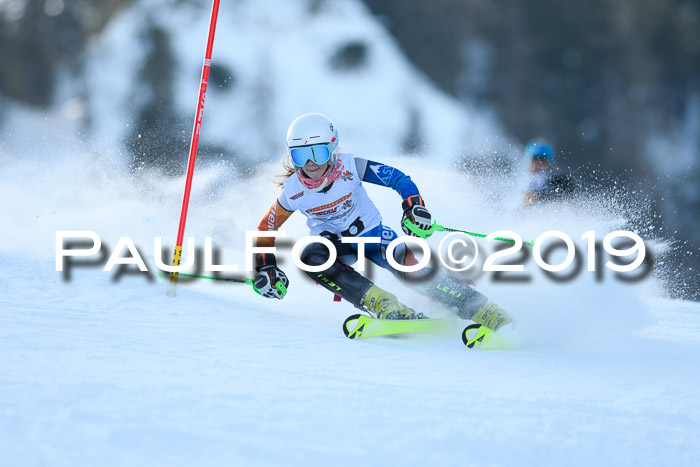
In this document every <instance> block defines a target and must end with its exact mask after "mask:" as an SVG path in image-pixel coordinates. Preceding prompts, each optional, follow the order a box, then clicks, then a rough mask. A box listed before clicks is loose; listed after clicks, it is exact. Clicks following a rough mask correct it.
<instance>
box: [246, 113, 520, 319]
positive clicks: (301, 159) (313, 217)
mask: <svg viewBox="0 0 700 467" xmlns="http://www.w3.org/2000/svg"><path fill="white" fill-rule="evenodd" d="M287 147H288V156H289V157H288V159H287V161H286V162H285V163H284V166H285V168H286V169H287V173H286V178H285V179H284V180H283V182H282V186H283V188H282V193H281V194H280V195H279V197H278V198H277V200H276V201H275V203H274V204H273V205H272V207H271V208H270V210H269V211H268V213H267V214H266V215H265V216H264V217H263V219H262V221H260V225H259V226H258V230H277V229H279V227H280V226H281V225H282V224H283V223H284V222H285V221H286V220H287V219H288V218H289V216H291V215H292V214H293V213H294V211H300V212H301V213H302V214H304V215H305V216H306V217H307V225H308V227H309V229H310V231H311V232H310V233H311V235H313V236H321V237H325V238H327V239H328V240H330V241H331V242H332V243H333V244H334V245H335V247H336V251H337V260H336V261H335V262H334V263H333V264H332V266H330V267H329V268H328V269H326V270H324V271H322V272H306V274H307V275H308V276H309V277H311V278H312V279H314V280H315V281H316V282H317V283H319V284H321V285H322V286H323V287H325V288H326V289H328V290H330V291H332V292H334V293H336V294H338V295H340V296H341V297H342V298H343V299H345V300H347V301H349V302H350V303H352V304H353V305H354V306H355V307H357V308H359V309H361V310H364V311H368V312H370V313H373V314H374V315H376V316H377V318H381V319H416V318H423V317H424V316H423V315H422V314H421V313H418V314H417V313H416V312H415V311H414V310H412V309H411V308H409V307H407V306H406V305H404V304H403V303H401V302H399V300H398V299H397V298H396V296H394V295H393V294H391V293H389V292H387V291H386V290H384V289H382V288H380V287H379V286H377V285H376V284H374V283H373V282H372V281H370V280H369V279H367V278H366V277H364V276H362V275H361V274H360V273H359V272H357V271H355V270H354V269H353V268H352V267H351V266H352V264H354V263H355V262H356V261H357V244H355V243H341V238H342V237H379V238H380V239H381V243H367V244H365V257H366V258H368V259H369V260H370V261H372V262H374V263H375V264H377V265H379V266H381V267H383V268H385V269H388V270H389V271H391V272H392V273H393V274H394V275H396V276H397V277H398V278H399V279H402V280H404V279H406V278H407V274H406V273H403V272H400V271H398V270H396V269H394V268H392V267H391V266H390V265H389V263H388V262H387V259H386V247H387V245H388V244H389V243H390V242H391V241H392V240H394V239H395V238H396V237H397V235H396V232H394V230H392V229H391V228H389V227H387V226H386V225H383V224H382V217H381V215H380V214H379V211H378V210H377V208H376V206H375V205H374V203H373V202H372V201H371V200H370V198H369V197H368V196H367V192H366V191H365V189H364V187H363V186H362V182H368V183H374V184H375V185H380V186H386V187H389V188H392V189H394V190H395V191H397V192H398V193H399V195H401V198H402V199H403V204H402V207H403V218H402V220H401V226H402V229H403V230H404V232H405V233H406V234H407V235H414V236H415V234H414V233H413V232H411V231H410V230H408V229H407V228H406V227H405V226H404V221H405V220H406V219H410V220H411V221H412V222H413V223H414V224H415V225H416V226H417V227H418V228H419V229H421V230H426V229H429V228H430V226H431V225H432V222H433V221H432V216H431V215H430V212H429V211H428V209H427V208H426V207H425V203H424V202H423V198H422V197H421V195H420V193H419V192H418V188H417V187H416V185H415V184H414V183H413V182H412V181H411V179H410V177H408V176H407V175H405V174H404V173H402V172H401V171H400V170H398V169H396V168H394V167H391V166H388V165H385V164H382V163H379V162H374V161H370V160H367V159H361V158H359V157H355V156H354V155H352V154H349V153H339V151H338V130H337V129H336V127H335V125H333V123H332V122H331V120H330V119H329V118H328V117H326V116H325V115H323V114H319V113H309V114H304V115H301V116H299V117H297V118H296V119H295V120H294V121H293V122H292V124H291V125H290V127H289V130H288V132H287ZM273 245H274V238H271V237H259V238H258V239H257V246H259V247H264V246H273ZM329 254H330V253H329V251H328V249H327V248H326V247H325V246H324V245H323V244H321V243H311V244H309V245H307V246H306V248H305V249H304V250H303V252H302V254H301V255H300V259H301V261H302V262H303V263H304V264H307V265H309V266H319V265H322V264H324V263H325V262H326V261H327V260H328V258H329ZM394 259H395V260H396V262H397V263H399V264H402V265H414V264H417V263H418V261H417V260H416V258H415V257H414V255H413V254H412V253H411V251H410V249H408V248H406V246H405V244H403V243H402V244H400V246H399V247H397V248H396V249H395V250H394ZM256 272H257V274H256V276H255V279H254V282H255V287H256V288H257V289H258V290H259V291H260V293H261V295H263V296H264V297H267V298H277V299H281V298H283V296H284V294H283V293H281V292H280V291H279V290H278V289H277V288H276V285H277V282H278V281H281V282H282V284H284V286H285V287H287V286H288V285H289V280H288V279H287V276H286V275H285V274H284V273H283V272H282V271H281V270H280V269H279V268H278V267H277V263H276V259H275V256H274V255H272V254H269V253H268V254H258V255H257V256H256ZM429 276H431V277H430V279H427V280H419V281H417V282H412V284H411V288H413V289H414V290H417V291H418V292H419V293H422V294H423V295H426V296H428V297H430V298H432V299H434V300H436V301H437V302H439V303H441V304H443V305H445V306H447V307H448V308H451V309H453V310H455V311H456V312H457V315H458V316H459V317H461V318H463V319H471V320H473V321H474V322H476V323H479V324H483V325H485V326H487V327H488V328H490V329H492V330H494V331H495V330H497V329H498V328H500V327H501V326H503V325H505V324H507V323H509V322H510V318H509V316H508V315H507V314H506V313H505V311H503V310H502V309H501V308H499V307H498V306H496V305H495V304H493V303H487V298H486V297H485V296H484V295H482V294H481V293H479V292H477V291H476V290H474V289H473V288H471V287H469V286H468V285H467V284H466V283H464V282H462V281H459V280H457V279H455V278H453V277H451V276H449V275H448V274H447V273H445V272H444V271H441V270H440V271H437V273H436V274H431V275H429Z"/></svg>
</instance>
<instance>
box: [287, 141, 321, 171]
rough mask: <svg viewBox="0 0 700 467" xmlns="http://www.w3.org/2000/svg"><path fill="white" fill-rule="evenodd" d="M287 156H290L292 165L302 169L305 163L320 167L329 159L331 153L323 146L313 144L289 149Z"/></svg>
mask: <svg viewBox="0 0 700 467" xmlns="http://www.w3.org/2000/svg"><path fill="white" fill-rule="evenodd" d="M289 155H290V156H292V162H294V165H296V166H297V167H303V166H304V164H306V162H307V161H311V162H313V163H314V164H317V165H322V164H325V163H326V162H328V160H329V159H330V158H331V153H330V151H329V150H328V146H327V145H325V144H313V145H311V146H299V147H296V148H291V149H290V150H289Z"/></svg>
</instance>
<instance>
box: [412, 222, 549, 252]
mask: <svg viewBox="0 0 700 467" xmlns="http://www.w3.org/2000/svg"><path fill="white" fill-rule="evenodd" d="M404 225H405V226H406V228H408V230H410V231H411V232H413V233H414V234H416V235H418V236H419V237H421V238H428V237H430V236H431V235H432V234H433V232H435V231H436V230H437V231H438V232H460V233H463V234H467V235H471V236H472V237H481V238H486V237H488V235H485V234H480V233H476V232H467V231H466V230H459V229H451V228H449V227H444V226H442V225H440V224H438V223H437V222H436V221H433V225H431V226H430V228H429V229H427V230H423V229H419V228H418V227H416V226H415V224H414V223H413V222H411V219H406V221H405V222H404ZM495 239H496V240H500V241H502V242H510V243H515V240H513V239H512V238H503V237H496V238H495ZM523 244H525V245H527V246H530V247H531V246H532V245H534V244H535V241H534V240H530V241H529V242H523Z"/></svg>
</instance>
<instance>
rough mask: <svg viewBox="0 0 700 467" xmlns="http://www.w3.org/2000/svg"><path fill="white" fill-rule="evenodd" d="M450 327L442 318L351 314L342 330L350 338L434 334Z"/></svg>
mask: <svg viewBox="0 0 700 467" xmlns="http://www.w3.org/2000/svg"><path fill="white" fill-rule="evenodd" d="M449 328H450V326H449V322H448V321H446V320H444V319H428V318H426V319H376V318H372V317H370V316H367V315H361V314H357V315H352V316H350V317H348V318H347V319H346V320H345V322H344V323H343V332H344V333H345V336H346V337H348V338H350V339H368V338H370V337H377V336H390V335H394V334H415V333H422V334H435V333H440V332H443V331H446V330H448V329H449Z"/></svg>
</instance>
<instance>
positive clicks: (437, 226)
mask: <svg viewBox="0 0 700 467" xmlns="http://www.w3.org/2000/svg"><path fill="white" fill-rule="evenodd" d="M404 225H405V226H406V228H407V229H408V230H410V231H411V232H413V233H414V234H416V235H417V236H419V237H421V238H428V237H430V236H431V235H432V234H433V232H435V231H436V230H438V231H442V230H444V227H443V226H441V225H440V224H438V223H437V222H436V221H433V225H431V226H430V228H429V229H427V230H423V229H420V228H418V227H416V225H415V224H414V223H413V222H412V221H411V219H406V220H405V221H404Z"/></svg>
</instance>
